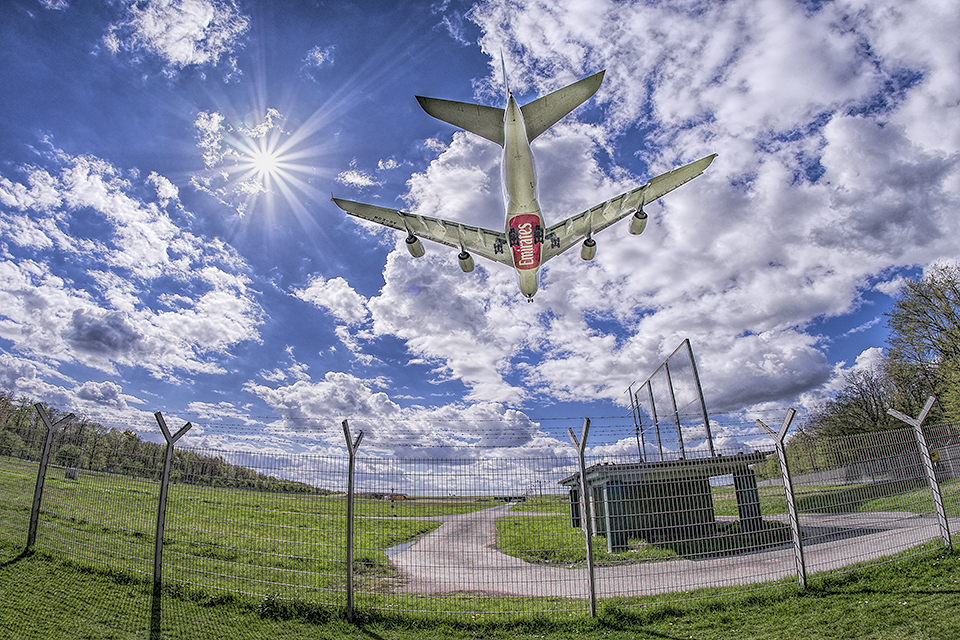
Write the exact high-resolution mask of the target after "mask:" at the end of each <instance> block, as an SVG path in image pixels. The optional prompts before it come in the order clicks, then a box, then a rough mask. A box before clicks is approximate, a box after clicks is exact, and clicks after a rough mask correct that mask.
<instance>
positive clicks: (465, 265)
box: [457, 251, 473, 273]
mask: <svg viewBox="0 0 960 640" xmlns="http://www.w3.org/2000/svg"><path fill="white" fill-rule="evenodd" d="M457 259H459V260H460V269H461V270H463V272H464V273H470V272H471V271H473V256H471V255H470V254H469V253H467V252H466V251H461V252H460V255H458V256H457Z"/></svg>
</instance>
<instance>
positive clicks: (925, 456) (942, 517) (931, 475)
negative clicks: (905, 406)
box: [887, 396, 953, 549]
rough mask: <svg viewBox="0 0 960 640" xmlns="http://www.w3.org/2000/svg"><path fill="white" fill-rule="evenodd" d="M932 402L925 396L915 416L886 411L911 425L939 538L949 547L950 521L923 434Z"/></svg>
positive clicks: (933, 400)
mask: <svg viewBox="0 0 960 640" xmlns="http://www.w3.org/2000/svg"><path fill="white" fill-rule="evenodd" d="M934 402H936V398H935V397H934V396H930V397H929V398H927V404H925V405H924V406H923V410H922V411H921V412H920V415H919V416H918V417H916V418H911V417H910V416H908V415H904V414H902V413H900V412H899V411H897V410H896V409H887V413H889V414H890V415H891V416H893V417H894V418H897V419H899V420H902V421H903V422H906V423H907V424H909V425H910V426H912V427H913V437H914V438H915V439H916V441H917V449H919V451H920V461H921V462H922V463H923V470H924V472H925V473H926V475H927V485H929V487H930V495H931V497H932V498H933V507H934V509H935V510H936V512H937V522H938V523H939V524H940V539H941V540H942V541H943V546H945V547H946V548H948V549H949V548H951V547H952V546H953V543H952V541H951V540H950V522H949V521H948V520H947V512H946V511H945V510H944V508H943V495H942V494H941V493H940V483H939V482H937V474H936V472H935V471H934V469H933V459H932V458H930V447H929V445H928V444H927V438H926V436H924V435H923V421H924V420H926V419H927V414H928V413H930V409H932V408H933V403H934Z"/></svg>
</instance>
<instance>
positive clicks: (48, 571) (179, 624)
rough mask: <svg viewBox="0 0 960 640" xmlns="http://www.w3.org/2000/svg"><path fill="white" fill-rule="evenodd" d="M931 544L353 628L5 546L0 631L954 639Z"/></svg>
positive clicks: (958, 624) (947, 593)
mask: <svg viewBox="0 0 960 640" xmlns="http://www.w3.org/2000/svg"><path fill="white" fill-rule="evenodd" d="M957 542H960V540H956V539H955V544H956V543H957ZM929 547H930V551H928V552H926V553H924V554H922V555H919V556H915V557H912V558H908V559H901V560H898V561H897V562H895V563H889V564H884V565H880V566H875V567H868V568H864V569H860V570H858V571H856V572H852V573H843V574H833V575H825V576H820V577H817V578H816V579H815V580H812V581H811V582H810V586H809V587H808V589H807V590H806V591H805V592H799V591H798V590H797V588H796V587H795V586H790V585H785V586H779V587H772V588H764V589H763V590H761V591H756V592H752V593H724V592H722V591H719V590H714V591H711V592H709V593H707V592H704V593H703V594H702V595H709V596H710V598H709V599H693V600H687V601H684V602H669V601H666V598H635V599H631V601H630V602H614V601H601V603H600V615H599V617H598V619H597V620H592V619H590V618H589V617H588V616H587V615H586V614H585V613H575V614H572V615H565V616H559V615H550V616H543V615H526V616H514V617H510V618H503V617H502V616H498V615H496V611H497V609H496V602H492V603H490V604H491V605H492V606H491V609H490V611H491V614H492V615H489V616H486V615H484V614H474V615H469V616H468V615H462V616H455V617H454V616H449V615H448V616H430V615H412V614H407V615H402V616H390V615H389V614H385V613H367V612H361V613H360V616H359V619H358V621H357V624H348V623H347V622H345V621H343V620H342V619H341V614H340V612H339V611H337V610H336V609H333V608H327V609H319V610H306V611H299V612H297V611H283V610H278V609H275V608H271V606H270V601H269V600H268V599H264V600H261V601H259V603H257V602H251V601H244V600H242V599H231V598H222V599H220V600H213V599H206V600H198V599H190V598H188V597H184V596H183V595H173V594H164V596H163V598H162V600H161V601H160V606H159V607H158V608H154V607H153V601H152V600H151V597H150V593H149V589H148V588H147V586H146V585H145V584H142V583H138V582H135V581H130V580H128V579H124V578H123V577H122V576H117V575H109V574H105V573H104V572H102V571H94V570H90V569H83V568H78V567H77V566H76V565H74V564H72V563H64V562H62V561H60V560H57V559H54V558H52V557H50V556H48V555H45V554H43V553H37V554H33V555H30V556H26V557H22V556H20V555H19V554H20V549H19V547H17V546H11V545H9V544H8V543H5V542H0V598H2V599H3V603H4V605H3V607H0V637H4V638H30V639H31V640H68V639H69V640H73V639H75V638H90V639H102V640H139V639H146V638H150V637H151V634H150V631H151V627H152V626H153V627H154V630H155V631H159V633H158V634H157V635H156V636H154V637H160V638H169V639H174V638H176V639H178V640H213V639H221V638H230V639H231V640H262V639H266V638H269V639H270V640H293V639H298V640H299V639H303V640H313V639H317V640H319V639H323V640H370V639H374V640H422V639H423V638H425V637H431V638H440V637H442V638H451V639H453V640H460V639H463V640H467V639H478V638H484V639H517V640H520V639H530V638H557V639H560V640H567V639H572V638H577V639H580V640H601V639H603V640H621V639H624V640H625V639H627V638H638V639H642V640H646V639H661V640H662V639H664V638H670V639H679V638H696V639H697V640H721V639H723V640H728V639H729V638H743V639H760V638H762V639H773V640H806V639H808V638H823V639H834V638H837V639H839V638H866V639H874V640H880V639H884V640H913V639H919V640H954V639H955V638H958V637H960V615H957V614H955V613H954V612H956V611H960V552H952V553H951V552H945V551H942V550H940V551H938V550H936V548H935V547H934V546H933V545H929ZM684 595H685V596H688V597H690V596H697V595H700V594H697V593H690V594H684ZM626 605H632V607H631V608H626ZM501 606H503V605H502V604H501ZM154 612H155V613H156V614H157V615H156V616H155V617H153V616H152V613H154Z"/></svg>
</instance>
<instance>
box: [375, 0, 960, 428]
mask: <svg viewBox="0 0 960 640" xmlns="http://www.w3.org/2000/svg"><path fill="white" fill-rule="evenodd" d="M930 9H931V11H929V12H927V11H910V12H905V11H903V10H902V8H901V7H900V6H899V5H897V4H896V3H881V4H873V5H870V7H869V8H867V7H866V6H862V5H859V4H856V3H843V2H839V3H825V4H823V5H818V6H817V7H813V8H805V7H804V6H803V5H801V4H797V3H793V2H772V3H768V4H765V5H763V6H762V7H758V6H756V5H755V4H754V3H748V2H728V3H719V4H713V5H709V6H707V7H701V6H699V5H698V6H697V8H696V9H694V8H692V7H690V6H687V5H684V4H676V3H674V4H666V5H664V4H652V5H651V4H646V3H644V4H640V3H636V4H624V3H620V2H612V1H611V2H601V3H594V4H591V5H590V6H589V7H587V6H586V5H583V6H580V5H569V4H567V5H547V4H543V3H528V4H525V5H523V6H519V5H516V4H515V3H503V2H494V1H491V2H483V3H480V4H479V5H477V7H475V9H474V10H473V11H472V12H471V14H470V17H471V19H473V20H474V21H475V22H476V23H477V24H478V25H479V26H480V28H481V29H482V31H483V35H482V37H481V46H482V47H483V48H484V50H486V51H498V50H500V48H501V47H502V48H503V50H504V51H505V56H506V57H507V66H508V68H509V69H510V74H511V83H512V85H514V82H515V85H514V88H515V89H516V90H518V91H521V90H522V91H531V92H536V93H538V94H541V95H542V94H543V93H546V92H547V91H550V90H553V89H556V88H559V87H560V86H563V85H564V84H566V83H568V82H570V81H572V80H574V79H576V78H578V77H582V76H584V75H586V74H587V73H589V72H593V71H596V70H599V69H606V70H607V75H606V78H605V81H604V85H603V86H602V87H601V89H600V92H599V93H598V94H597V96H596V98H594V101H595V103H596V104H597V105H599V106H600V107H601V108H602V109H603V116H602V118H601V119H600V120H599V122H597V123H595V124H586V123H578V122H576V117H574V118H573V119H567V120H565V121H563V122H561V123H559V124H558V125H557V126H555V127H554V128H553V129H551V131H549V132H548V133H547V134H545V135H544V136H542V137H541V138H540V139H538V140H537V141H536V142H535V143H534V151H535V153H536V154H537V160H538V169H539V170H540V178H541V182H540V192H541V204H542V206H543V211H544V215H545V217H546V218H547V221H548V224H549V223H552V222H556V221H558V220H559V219H562V218H563V217H565V216H568V215H572V214H575V213H577V212H578V211H580V210H582V209H583V208H586V207H588V206H591V205H593V204H595V203H597V202H600V201H602V200H603V199H605V198H608V197H612V196H614V195H616V194H617V193H619V192H620V191H622V190H625V189H627V188H630V187H631V186H633V185H636V184H638V183H642V182H643V180H645V179H646V178H648V177H650V176H652V175H655V174H657V173H658V172H660V171H666V170H669V169H671V168H673V167H674V166H676V165H677V164H679V163H681V162H685V161H690V160H693V159H696V158H698V157H702V156H704V155H707V154H708V153H712V152H719V154H720V157H719V159H718V160H717V161H716V162H715V163H714V164H713V166H711V168H710V169H709V170H708V172H707V173H706V174H705V175H703V176H702V177H700V178H698V179H697V180H696V181H694V182H692V183H690V184H689V185H686V186H684V187H682V188H681V189H679V190H678V191H676V192H674V193H672V194H670V195H669V196H667V197H666V198H664V199H663V200H662V201H661V202H659V203H654V204H651V205H648V207H647V211H648V213H649V214H650V216H651V222H650V224H649V226H648V231H647V232H646V233H645V234H644V235H643V236H641V237H639V238H635V237H631V236H629V235H628V234H626V233H625V226H624V227H621V226H616V227H613V228H611V229H610V230H608V231H605V232H604V233H603V234H602V235H598V237H597V240H598V245H599V252H598V255H597V258H596V259H595V260H594V261H593V262H592V263H589V264H588V263H583V262H582V261H581V260H579V258H578V257H577V256H575V255H573V252H570V255H564V256H561V257H559V258H557V259H555V260H554V261H552V262H551V263H549V264H548V266H547V268H546V269H545V273H544V277H543V288H542V290H541V292H540V293H538V295H537V298H536V299H535V301H534V303H533V304H532V305H527V304H526V303H525V302H523V301H522V298H520V296H519V295H517V293H516V284H515V282H514V281H513V276H512V274H511V273H510V272H509V270H507V269H500V268H499V267H498V266H497V265H487V264H483V265H481V266H480V267H479V268H478V269H477V271H476V272H475V273H473V274H468V275H465V274H462V273H460V272H459V270H458V269H457V267H456V262H455V260H454V257H455V256H453V254H452V252H450V251H447V250H445V249H444V248H441V247H436V246H428V247H427V249H428V254H427V256H426V257H425V258H423V259H420V260H411V259H410V258H409V257H408V256H407V255H406V252H405V251H404V249H403V248H402V243H401V242H399V241H398V243H397V248H396V249H395V251H394V252H393V253H391V254H390V256H389V257H388V259H387V263H386V267H385V270H384V278H385V285H384V287H383V289H382V290H381V292H380V293H379V295H377V296H374V297H372V298H371V299H370V300H368V301H367V305H366V306H367V309H368V310H369V312H370V314H371V319H372V323H373V324H372V326H373V331H374V333H375V334H377V335H392V336H398V337H400V338H402V339H403V340H405V341H406V344H407V348H408V350H409V351H410V352H411V353H412V354H413V355H414V356H415V357H416V358H419V359H420V360H421V361H423V362H430V363H436V369H435V371H436V373H437V374H438V376H440V378H441V379H457V380H461V381H463V382H464V383H465V384H466V385H467V386H468V388H469V389H470V396H469V397H470V398H471V399H472V400H475V401H480V400H488V401H500V402H506V403H518V402H522V401H524V400H526V399H530V398H534V397H548V398H555V399H571V400H572V399H583V398H585V397H599V398H607V399H610V400H613V401H621V399H622V398H623V393H622V392H623V390H624V389H625V388H626V386H627V385H628V384H629V383H630V382H631V381H632V380H636V379H637V377H639V376H644V375H645V374H649V373H650V372H652V371H653V369H655V368H656V366H657V365H658V364H659V362H660V361H661V360H662V359H663V358H664V357H665V356H666V355H667V354H668V353H669V352H670V351H672V349H673V348H674V347H676V346H677V345H678V344H679V343H680V341H681V340H682V339H683V338H685V337H690V338H691V339H692V341H693V344H694V349H695V350H696V352H697V357H698V360H699V362H700V367H701V374H702V377H703V381H704V387H705V392H706V393H707V395H708V406H709V407H711V408H713V410H715V411H736V410H738V409H749V408H750V407H761V406H769V403H770V402H773V401H776V402H782V403H787V402H795V401H798V400H802V399H803V398H810V397H811V396H810V395H809V393H808V392H809V391H810V390H812V389H822V388H827V387H829V385H830V384H831V382H830V381H831V380H833V379H834V378H835V367H834V366H833V365H831V364H830V363H829V361H828V359H827V356H826V355H825V353H824V349H823V345H822V344H821V343H820V337H819V336H817V335H813V334H811V333H808V332H807V327H808V326H809V325H810V324H811V323H812V322H813V320H814V319H816V318H823V317H835V316H840V315H843V314H847V313H850V312H851V311H853V310H854V309H855V308H857V306H858V304H859V297H860V295H861V294H862V292H863V291H865V290H867V289H868V288H869V287H870V284H869V283H870V282H872V281H874V282H875V281H876V280H877V279H881V278H886V279H887V280H886V281H885V282H881V284H879V285H876V287H875V288H876V290H877V291H881V292H885V293H888V294H890V293H893V292H894V291H895V290H896V286H897V283H898V280H897V278H896V277H895V278H894V279H893V280H889V274H890V273H891V272H896V270H897V269H901V268H908V267H912V266H913V265H917V264H920V265H923V264H929V263H930V262H932V261H935V260H937V259H942V258H944V257H947V256H951V255H954V256H955V255H956V254H957V252H958V250H960V228H958V227H960V220H958V218H957V217H956V216H955V215H954V212H955V211H956V208H957V205H958V204H960V193H958V191H960V187H958V185H960V179H958V178H960V154H957V152H956V148H957V145H955V144H954V145H950V144H949V142H948V141H950V140H953V139H954V138H956V136H957V133H958V132H960V126H956V123H957V122H960V119H958V118H956V117H955V116H956V115H957V113H956V110H957V107H956V105H957V101H956V100H953V101H952V102H951V101H950V100H951V99H952V98H949V97H950V96H957V95H960V82H958V80H957V77H956V74H955V73H954V72H952V71H951V69H952V68H953V66H955V65H953V66H952V63H951V60H953V61H955V59H956V55H958V54H960V47H958V44H957V42H956V39H955V38H952V37H951V36H949V35H948V33H949V30H950V29H951V28H952V26H951V25H953V26H956V22H957V20H958V19H960V18H958V17H957V16H955V15H952V14H951V15H949V16H948V15H946V14H944V12H943V10H942V8H938V7H934V6H932V5H931V7H930ZM908 13H909V16H908V15H907V14H908ZM903 20H909V21H910V22H911V24H914V25H915V27H916V28H917V29H921V30H922V31H920V32H923V33H929V34H931V37H930V38H929V39H928V38H924V39H917V38H910V37H908V36H907V35H906V34H907V33H908V32H907V31H905V30H904V28H903V25H902V21H903ZM938 20H940V21H942V24H935V22H936V21H938ZM906 40H909V43H907V42H906ZM625 42H627V43H644V46H642V47H636V46H632V47H631V46H628V47H625V46H623V43H625ZM951 56H953V57H952V58H951ZM694 61H695V63H694ZM493 62H496V63H497V64H493V63H491V73H490V75H489V76H488V78H487V79H486V81H485V82H484V83H483V84H482V85H480V86H479V87H478V95H479V96H481V97H485V96H492V95H494V94H495V93H498V92H499V82H500V79H499V60H496V61H493ZM494 67H495V68H494ZM514 79H516V80H515V81H514ZM936 123H941V124H936ZM636 126H642V127H644V128H645V129H646V130H647V131H649V133H648V135H647V138H646V146H645V147H643V148H639V149H628V148H621V145H623V144H624V143H623V141H622V139H621V136H622V135H623V134H624V132H626V131H628V130H629V129H630V128H632V127H636ZM937 127H942V129H943V131H942V133H941V135H939V136H938V135H937V134H936V133H934V131H933V129H935V128H937ZM630 139H631V140H634V139H635V138H633V137H631V138H630ZM945 141H947V142H945ZM425 146H426V147H427V148H428V149H431V150H433V151H435V152H436V153H437V158H436V160H435V161H433V162H431V163H430V164H429V166H428V167H427V168H426V169H425V170H424V171H423V172H421V173H417V174H415V175H414V176H412V177H411V179H410V181H409V183H408V184H409V191H408V193H407V194H406V199H407V204H408V209H409V210H411V211H413V212H416V213H421V214H425V215H442V216H443V217H445V218H450V219H453V220H464V221H469V222H470V223H471V224H479V225H482V226H485V227H488V228H493V229H496V228H499V227H501V226H502V224H503V222H502V215H503V213H502V204H501V203H500V202H499V179H498V176H497V173H498V171H499V149H497V148H496V146H495V145H491V144H489V143H486V142H484V141H482V140H478V139H477V138H475V137H473V136H470V135H469V134H465V133H455V134H454V135H453V137H452V140H451V141H450V142H449V143H447V142H444V141H440V140H428V141H426V142H425ZM609 154H636V155H637V156H638V157H639V158H640V159H641V160H642V161H643V163H644V164H645V165H646V167H647V170H646V171H645V172H642V173H641V172H638V173H636V174H630V173H628V172H626V171H625V170H624V169H623V168H622V167H618V166H609V164H608V163H607V162H605V161H603V160H604V158H605V157H607V156H608V155H609ZM730 437H733V436H732V435H731V436H730Z"/></svg>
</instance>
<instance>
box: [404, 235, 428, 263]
mask: <svg viewBox="0 0 960 640" xmlns="http://www.w3.org/2000/svg"><path fill="white" fill-rule="evenodd" d="M407 251H409V252H410V255H412V256H413V257H414V258H421V257H423V254H424V253H426V252H425V251H424V249H423V243H422V242H420V238H418V237H417V236H415V235H413V234H410V235H409V236H407Z"/></svg>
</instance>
